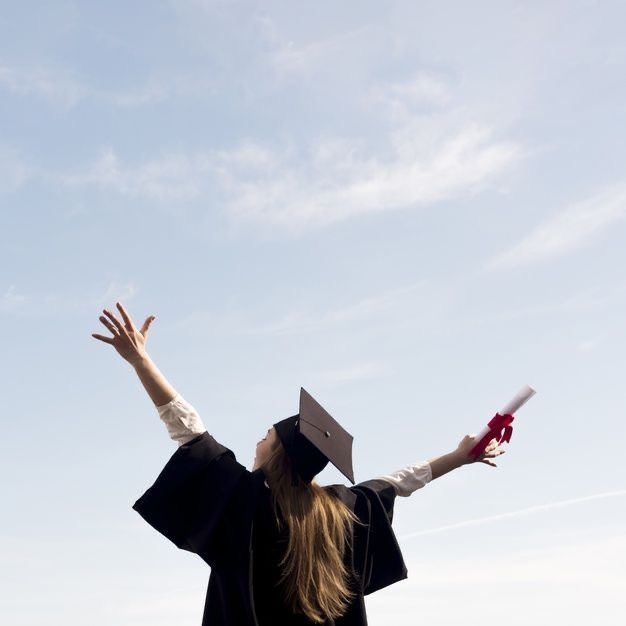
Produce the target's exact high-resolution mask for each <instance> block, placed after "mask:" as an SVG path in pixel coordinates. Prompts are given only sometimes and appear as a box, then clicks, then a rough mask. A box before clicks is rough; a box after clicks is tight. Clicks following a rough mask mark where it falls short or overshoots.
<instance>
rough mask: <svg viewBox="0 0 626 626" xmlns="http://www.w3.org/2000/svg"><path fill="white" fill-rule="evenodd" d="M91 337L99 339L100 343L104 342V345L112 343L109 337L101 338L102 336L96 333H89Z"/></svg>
mask: <svg viewBox="0 0 626 626" xmlns="http://www.w3.org/2000/svg"><path fill="white" fill-rule="evenodd" d="M91 336H92V337H95V338H96V339H99V340H100V341H104V343H110V344H112V343H113V339H111V338H110V337H103V336H102V335H97V334H96V333H91Z"/></svg>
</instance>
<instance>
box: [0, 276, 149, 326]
mask: <svg viewBox="0 0 626 626" xmlns="http://www.w3.org/2000/svg"><path fill="white" fill-rule="evenodd" d="M134 295H135V287H134V286H133V285H132V284H130V283H119V282H117V281H111V282H110V283H109V284H108V285H107V286H106V287H105V289H104V291H103V292H102V293H98V294H96V295H93V294H79V295H76V294H69V295H68V294H60V295H59V294H46V293H22V292H20V291H18V289H17V288H16V286H15V285H10V286H9V287H8V288H7V289H6V290H5V291H4V293H3V294H2V296H1V297H0V315H1V314H4V315H18V316H23V317H40V316H44V315H54V314H58V313H71V312H80V313H83V312H84V313H88V312H90V311H92V312H93V314H94V316H96V317H95V318H94V319H96V320H97V315H98V312H99V310H100V309H101V308H102V307H103V306H105V305H106V306H111V303H112V302H116V301H119V300H121V301H124V302H125V301H126V300H130V299H131V298H132V297H133V296H134ZM142 321H143V320H142Z"/></svg>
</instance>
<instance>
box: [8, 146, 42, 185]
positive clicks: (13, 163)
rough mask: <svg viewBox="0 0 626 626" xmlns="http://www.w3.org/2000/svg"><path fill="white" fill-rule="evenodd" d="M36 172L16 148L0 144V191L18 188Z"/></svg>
mask: <svg viewBox="0 0 626 626" xmlns="http://www.w3.org/2000/svg"><path fill="white" fill-rule="evenodd" d="M33 174H34V171H33V168H31V167H30V166H29V165H27V164H26V162H25V161H24V159H23V158H22V157H21V156H20V155H19V154H18V153H17V151H16V150H14V149H13V148H11V147H9V146H0V193H10V192H12V191H16V190H18V189H19V188H20V187H22V185H24V184H25V183H26V182H27V181H28V179H29V178H31V177H32V176H33Z"/></svg>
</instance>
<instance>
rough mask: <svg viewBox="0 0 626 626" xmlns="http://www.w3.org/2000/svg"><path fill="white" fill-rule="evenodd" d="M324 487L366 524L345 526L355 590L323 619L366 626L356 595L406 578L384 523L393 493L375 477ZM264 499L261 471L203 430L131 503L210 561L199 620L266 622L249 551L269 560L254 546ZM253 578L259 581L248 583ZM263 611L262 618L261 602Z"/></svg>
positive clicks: (243, 625)
mask: <svg viewBox="0 0 626 626" xmlns="http://www.w3.org/2000/svg"><path fill="white" fill-rule="evenodd" d="M324 489H331V490H333V492H334V493H336V494H337V495H338V496H339V498H340V499H341V500H342V501H343V502H344V503H345V504H346V505H347V506H348V507H349V508H350V509H351V510H352V511H354V512H355V513H356V515H357V516H358V517H359V519H360V520H361V521H362V522H365V524H366V525H365V526H363V527H362V526H359V525H356V524H355V525H354V526H353V529H352V531H353V532H352V537H351V542H350V549H349V550H347V551H346V564H347V565H348V566H349V568H350V571H351V572H352V573H353V576H354V577H355V580H356V581H357V588H358V589H359V591H360V593H359V594H358V595H357V597H356V598H355V599H354V600H353V602H352V603H351V605H350V606H349V608H348V610H347V611H346V613H345V614H344V615H343V616H342V617H341V618H339V619H337V620H335V621H330V620H329V621H328V622H327V623H326V624H327V626H363V625H366V624H367V617H366V615H365V602H364V599H363V596H365V595H368V594H370V593H373V592H374V591H377V590H378V589H382V588H383V587H386V586H388V585H391V584H393V583H394V582H397V581H399V580H403V579H405V578H406V577H407V569H406V566H405V563H404V560H403V558H402V553H401V551H400V547H399V546H398V542H397V540H396V537H395V535H394V532H393V530H392V528H391V522H392V519H393V506H394V502H395V496H396V492H395V489H394V487H393V485H391V484H389V483H388V482H386V481H384V480H380V479H373V480H368V481H365V482H362V483H359V484H357V485H354V486H353V487H349V488H348V487H346V486H345V485H341V484H336V485H329V486H326V487H324ZM268 502H269V495H268V489H267V487H266V485H265V475H264V474H263V472H262V470H260V469H257V470H255V471H253V472H250V471H249V470H248V469H246V468H245V467H244V466H243V465H241V464H240V463H239V462H238V461H237V459H236V458H235V455H234V453H233V452H232V450H230V449H229V448H226V447H225V446H223V445H222V444H220V443H219V442H218V441H216V440H215V439H214V438H213V437H212V436H211V435H210V434H209V433H208V432H204V433H202V434H201V435H198V436H197V437H195V438H194V439H192V440H191V441H189V442H188V443H186V444H184V445H182V446H180V447H179V448H178V449H177V450H176V452H174V454H173V455H172V456H171V458H170V459H169V461H168V462H167V464H166V465H165V467H164V468H163V470H162V471H161V473H160V474H159V475H158V477H157V479H156V481H155V482H154V484H153V485H152V486H151V487H149V488H148V489H147V490H146V492H145V493H144V494H143V495H142V496H141V497H140V498H139V499H138V500H137V501H136V502H135V504H134V505H133V509H134V510H135V511H137V512H138V513H139V514H140V515H141V516H142V517H143V518H144V519H145V520H146V522H148V523H149V524H150V525H151V526H152V527H153V528H155V529H156V530H157V531H158V532H160V533H161V534H163V535H164V536H165V537H167V538H168V539H169V540H170V541H172V542H173V543H174V544H175V545H176V546H177V547H178V548H180V549H182V550H187V551H189V552H193V553H195V554H197V555H198V556H200V558H202V559H203V560H204V561H205V562H206V563H207V564H208V565H209V566H210V568H211V574H210V577H209V583H208V589H207V594H206V600H205V606H204V614H203V619H202V626H266V624H265V623H264V622H263V623H262V622H260V621H259V616H258V615H257V611H256V610H255V595H256V596H257V601H258V599H259V593H257V587H259V585H260V584H261V583H260V579H259V578H255V576H254V572H255V557H256V558H260V559H265V560H266V561H267V559H268V558H270V557H269V556H268V555H269V552H268V551H267V550H266V549H262V547H266V546H267V541H268V535H267V534H264V533H266V530H265V529H267V528H268V522H267V516H268V515H269V507H268V506H267V503H268ZM255 525H256V526H257V530H256V532H255ZM276 539H279V538H278V537H272V541H273V540H276ZM267 562H269V561H267ZM256 571H257V572H258V563H257V569H256ZM255 580H257V581H259V585H256V586H255ZM263 610H264V614H265V616H266V617H265V619H266V621H269V616H268V614H267V611H268V610H269V609H268V608H267V605H264V606H263ZM275 617H276V616H272V620H271V622H270V623H273V624H278V623H280V624H281V625H283V626H290V625H291V624H293V626H296V625H298V626H299V625H301V624H309V622H308V621H306V620H304V618H303V616H293V619H292V620H290V622H287V621H285V619H283V618H281V619H280V621H276V619H275Z"/></svg>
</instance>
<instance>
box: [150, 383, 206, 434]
mask: <svg viewBox="0 0 626 626" xmlns="http://www.w3.org/2000/svg"><path fill="white" fill-rule="evenodd" d="M156 409H157V411H158V413H159V417H160V418H161V420H162V421H163V423H164V424H165V427H166V428H167V432H168V433H169V436H170V437H171V438H172V439H173V440H174V441H176V442H177V443H178V445H179V446H182V445H183V444H184V443H187V442H188V441H191V440H192V439H193V438H194V437H197V436H198V435H200V434H202V433H203V432H205V431H206V428H205V426H204V424H203V422H202V419H200V416H199V415H198V412H197V411H196V409H195V408H194V407H193V406H192V405H191V404H189V402H187V401H186V400H185V399H184V398H183V397H182V396H181V395H180V394H176V396H175V397H174V398H172V399H171V400H170V401H169V402H168V403H167V404H163V405H161V406H157V407H156Z"/></svg>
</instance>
